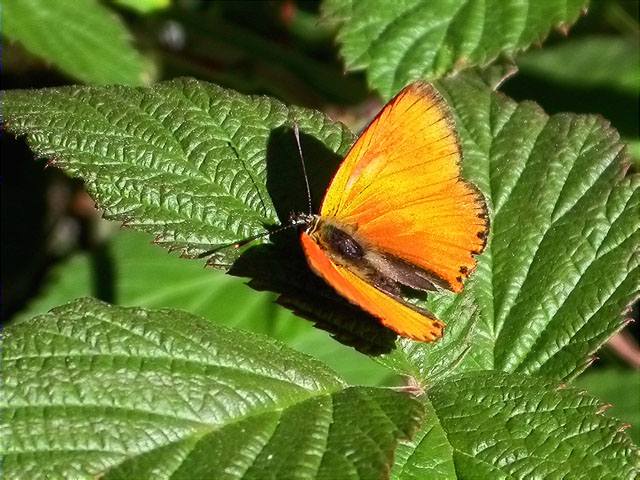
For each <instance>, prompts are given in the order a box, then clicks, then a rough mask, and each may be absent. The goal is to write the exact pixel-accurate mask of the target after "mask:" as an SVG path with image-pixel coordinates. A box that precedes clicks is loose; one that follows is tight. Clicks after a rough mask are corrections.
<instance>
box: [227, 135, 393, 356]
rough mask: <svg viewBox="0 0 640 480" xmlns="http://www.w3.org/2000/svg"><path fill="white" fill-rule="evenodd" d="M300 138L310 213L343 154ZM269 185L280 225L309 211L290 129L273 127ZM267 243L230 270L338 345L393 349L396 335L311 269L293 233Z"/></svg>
mask: <svg viewBox="0 0 640 480" xmlns="http://www.w3.org/2000/svg"><path fill="white" fill-rule="evenodd" d="M300 140H301V144H302V149H303V154H304V157H305V163H306V168H307V174H308V176H309V182H310V189H311V198H312V202H313V211H314V212H318V211H319V208H320V203H321V202H322V199H323V197H324V193H325V191H326V188H327V186H328V184H329V181H330V180H331V177H332V176H333V174H334V172H335V170H336V169H337V167H338V165H339V164H340V161H341V157H340V156H339V155H337V154H335V153H334V152H332V151H331V150H329V149H328V148H327V147H325V146H324V144H322V143H321V142H320V141H318V140H317V139H315V138H314V137H311V136H309V135H305V134H304V133H302V132H301V139H300ZM267 189H268V191H269V195H270V196H271V198H272V200H273V203H274V206H275V208H276V211H277V214H278V218H279V219H280V222H281V224H283V225H284V224H287V223H288V219H289V214H290V213H291V212H306V211H307V210H308V206H307V194H306V189H305V185H304V177H303V174H302V168H301V166H300V159H299V155H298V151H297V147H296V143H295V137H294V134H293V130H292V129H291V128H279V129H277V130H274V131H273V132H272V133H271V136H270V138H269V144H268V147H267ZM271 241H272V243H270V244H262V245H257V246H254V247H252V248H249V249H248V250H246V251H245V252H244V253H243V254H242V255H241V256H240V258H239V259H238V260H236V262H235V263H234V264H233V266H232V268H231V269H230V270H229V273H230V274H231V275H235V276H239V277H248V278H250V281H249V283H248V284H249V286H250V287H252V288H254V289H256V290H269V291H273V292H276V293H279V294H280V296H279V298H278V303H280V304H281V305H283V306H285V307H287V308H289V309H291V310H293V311H294V312H295V313H296V314H297V315H299V316H302V317H304V318H307V319H309V320H311V321H313V322H315V324H316V325H317V326H318V327H319V328H322V329H323V330H326V331H328V332H329V333H331V334H332V335H333V337H334V338H335V339H336V340H338V341H340V342H341V343H344V344H346V345H349V346H352V347H354V348H355V349H357V350H359V351H361V352H363V353H366V354H371V355H379V354H383V353H388V352H389V351H391V350H392V349H393V348H394V345H395V339H396V335H395V333H393V332H392V331H391V330H389V329H387V328H385V327H383V326H382V325H381V324H380V323H379V322H378V321H377V320H376V319H375V318H374V317H373V316H372V315H369V314H368V313H366V312H365V311H363V310H362V309H360V308H358V307H356V306H355V305H353V304H351V303H350V302H349V301H347V300H345V299H344V298H342V297H341V296H339V295H338V294H337V293H335V291H334V290H333V289H332V288H331V287H329V286H328V285H327V284H326V283H325V282H324V281H323V280H322V279H320V278H319V277H318V276H317V275H315V274H314V273H313V272H312V271H311V270H310V269H309V266H308V265H307V262H306V259H305V258H304V254H303V252H302V249H301V246H300V241H299V240H298V234H297V232H294V231H293V230H286V231H283V232H279V233H277V234H274V235H272V236H271Z"/></svg>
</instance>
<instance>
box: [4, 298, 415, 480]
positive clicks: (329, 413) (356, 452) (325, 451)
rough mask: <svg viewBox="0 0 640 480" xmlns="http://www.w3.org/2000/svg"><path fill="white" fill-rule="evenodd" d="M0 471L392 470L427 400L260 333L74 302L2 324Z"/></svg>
mask: <svg viewBox="0 0 640 480" xmlns="http://www.w3.org/2000/svg"><path fill="white" fill-rule="evenodd" d="M2 367H3V389H2V412H3V413H2V430H3V454H4V458H3V474H4V475H6V477H7V478H32V479H36V478H70V477H73V478H96V477H100V478H104V479H116V478H123V479H124V478H127V479H129V478H169V477H170V478H176V479H177V478H185V479H186V478H226V479H234V478H238V479H239V478H242V479H250V478H256V479H261V478H267V477H274V478H282V476H285V475H286V476H291V477H293V478H345V474H348V475H350V476H351V477H352V478H359V479H379V478H381V477H382V476H383V475H384V474H385V472H388V470H389V468H390V464H391V462H392V460H393V451H394V448H395V445H396V443H397V441H398V439H400V438H408V437H410V435H411V434H412V432H414V431H415V430H416V429H417V427H418V425H419V422H420V420H421V417H422V413H423V408H422V405H421V404H420V402H419V401H418V400H416V399H414V398H412V397H411V396H410V395H407V394H403V393H399V392H394V391H392V390H390V389H380V388H372V387H349V386H347V385H345V384H344V383H343V382H342V381H341V380H340V379H339V378H338V377H336V376H335V374H334V373H333V372H331V370H329V369H328V368H326V367H325V366H323V365H322V364H320V363H319V362H317V361H315V360H313V359H312V358H310V357H308V356H306V355H303V354H300V353H296V352H294V351H291V350H289V349H287V348H286V347H284V346H282V345H281V344H278V343H275V342H273V341H272V340H270V339H268V338H267V337H264V336H261V335H256V334H248V333H242V332H239V331H237V330H230V329H227V328H224V327H215V326H213V325H212V324H211V323H210V322H207V321H204V320H202V319H200V318H198V317H194V316H192V315H189V314H186V313H182V312H179V311H175V310H156V311H151V310H142V309H136V308H122V307H113V306H110V305H107V304H103V303H101V302H97V301H95V300H89V299H85V300H79V301H76V302H74V303H71V304H68V305H65V306H63V307H59V308H56V309H54V310H52V311H51V312H50V313H48V314H46V315H42V316H39V317H36V318H34V319H31V320H28V321H23V322H20V323H18V324H16V325H13V326H10V327H8V328H7V329H6V330H5V331H4V338H3V345H2Z"/></svg>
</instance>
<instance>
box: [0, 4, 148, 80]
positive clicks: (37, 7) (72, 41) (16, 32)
mask: <svg viewBox="0 0 640 480" xmlns="http://www.w3.org/2000/svg"><path fill="white" fill-rule="evenodd" d="M1 13H2V19H1V20H2V27H3V30H2V33H3V35H5V36H6V37H7V38H9V39H10V40H13V41H18V42H20V43H21V44H22V45H24V47H25V48H26V49H27V50H28V51H30V52H31V53H33V54H34V55H37V56H38V57H41V58H42V59H44V60H46V61H47V62H51V63H53V64H54V65H56V66H57V67H58V68H60V70H62V71H63V72H64V73H66V74H68V75H70V76H71V77H74V78H77V79H78V80H81V81H83V82H86V83H94V84H109V83H118V84H123V85H140V84H144V83H148V82H149V81H150V72H149V66H148V65H147V64H146V62H145V61H144V60H143V58H142V57H141V56H140V54H139V53H138V52H137V51H136V50H135V49H134V48H133V47H132V46H131V42H130V35H129V33H128V32H127V30H126V29H125V27H124V25H123V24H122V22H121V21H120V19H118V18H117V17H116V16H115V14H114V13H113V12H111V11H109V10H108V9H106V8H105V7H104V6H102V5H101V4H100V3H99V2H98V1H97V0H56V1H55V2H51V1H49V0H4V1H3V2H2V9H1Z"/></svg>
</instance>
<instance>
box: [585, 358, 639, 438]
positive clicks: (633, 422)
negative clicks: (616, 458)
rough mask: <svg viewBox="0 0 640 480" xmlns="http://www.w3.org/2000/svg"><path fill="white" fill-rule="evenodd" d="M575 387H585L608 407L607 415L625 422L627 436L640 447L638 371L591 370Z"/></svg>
mask: <svg viewBox="0 0 640 480" xmlns="http://www.w3.org/2000/svg"><path fill="white" fill-rule="evenodd" d="M575 385H576V386H577V387H580V388H584V389H586V390H587V392H589V394H590V395H593V396H595V397H598V399H600V400H601V401H603V402H607V403H608V404H609V405H611V409H610V410H607V413H609V414H611V415H615V416H616V417H618V418H620V420H623V421H625V422H628V423H629V425H630V426H631V428H629V430H628V432H629V436H630V437H631V438H632V439H633V441H634V442H635V443H636V444H640V395H638V394H637V393H636V394H630V392H640V372H638V371H637V370H635V371H634V370H615V369H612V368H605V369H597V370H594V369H591V370H588V371H587V372H585V374H584V375H580V376H579V377H578V378H577V379H576V381H575Z"/></svg>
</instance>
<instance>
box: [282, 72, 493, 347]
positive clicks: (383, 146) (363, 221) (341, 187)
mask: <svg viewBox="0 0 640 480" xmlns="http://www.w3.org/2000/svg"><path fill="white" fill-rule="evenodd" d="M461 159H462V154H461V148H460V142H459V139H458V135H457V133H456V129H455V123H454V120H453V116H452V114H451V112H450V111H449V108H448V106H447V104H446V102H445V100H444V99H443V98H442V97H441V96H440V94H439V93H438V92H437V90H436V89H435V88H434V87H433V86H431V85H430V84H427V83H424V82H415V83H412V84H410V85H408V86H407V87H405V88H404V89H403V90H402V91H401V92H400V93H398V95H396V96H395V97H394V98H393V99H392V100H391V101H390V102H389V103H387V104H386V105H385V106H384V108H383V109H382V110H381V111H380V113H379V114H378V115H377V116H376V117H375V118H374V119H373V120H372V121H371V123H370V124H369V125H368V126H367V127H366V129H365V130H364V131H363V133H362V134H361V136H360V137H359V138H358V139H357V141H356V142H355V143H354V144H353V146H352V147H351V149H350V150H349V152H348V153H347V155H346V156H345V158H344V160H343V161H342V163H341V164H340V166H339V168H338V170H337V172H336V174H335V176H334V177H333V179H332V181H331V183H330V184H329V187H328V189H327V191H326V194H325V197H324V200H323V202H322V206H321V208H320V212H319V214H317V215H316V214H311V213H297V214H292V216H291V218H290V222H291V224H293V225H295V226H298V227H299V228H300V230H301V232H300V241H301V243H302V249H303V251H304V254H305V256H306V259H307V262H308V264H309V266H310V267H311V269H312V270H313V271H314V272H315V273H316V274H317V275H319V276H320V277H321V278H323V279H324V280H325V281H326V283H328V284H329V285H330V286H331V287H333V288H334V289H335V290H336V291H337V292H338V293H339V294H340V295H342V296H343V297H345V298H346V299H348V300H349V301H350V302H352V303H354V304H356V305H357V306H359V307H360V308H362V309H363V310H365V311H366V312H368V313H370V314H371V315H373V316H374V317H376V318H377V319H378V320H379V321H380V322H381V323H382V324H383V325H384V326H386V327H388V328H390V329H391V330H393V331H395V332H396V333H398V334H399V335H401V336H404V337H408V338H411V339H414V340H418V341H424V342H431V341H435V340H437V339H438V338H440V337H441V336H442V334H443V329H444V326H445V325H444V323H443V322H442V321H441V320H439V319H438V318H436V317H435V316H434V315H433V314H431V313H430V312H428V311H427V310H424V309H422V308H420V307H417V306H415V305H413V304H412V303H410V302H408V301H406V300H405V298H404V296H403V290H404V289H406V287H408V288H410V289H413V290H421V291H432V290H437V289H444V290H450V291H453V292H460V291H461V290H462V288H463V282H464V280H465V279H466V278H467V277H468V276H469V275H470V274H471V272H473V270H474V269H475V267H476V259H475V256H476V255H479V254H480V253H482V251H483V250H484V248H485V245H486V240H487V235H488V232H489V219H488V213H487V207H486V203H485V200H484V197H483V196H482V194H481V193H480V191H479V190H478V189H477V188H476V187H475V186H474V185H473V184H472V183H470V182H468V181H466V180H464V179H463V178H462V177H461V171H460V161H461Z"/></svg>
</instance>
